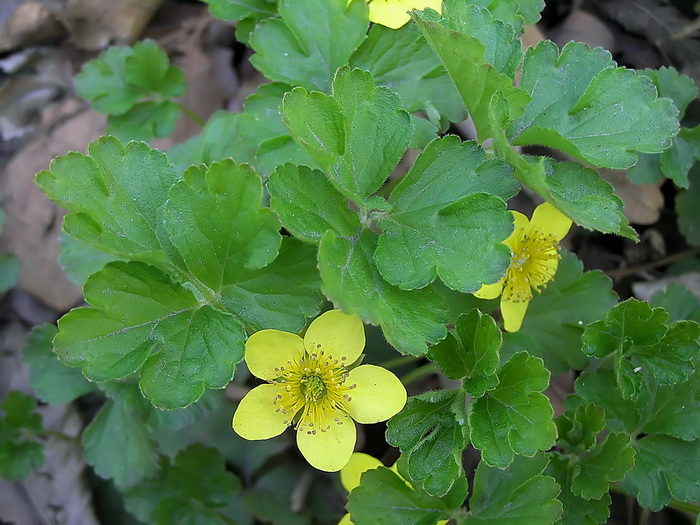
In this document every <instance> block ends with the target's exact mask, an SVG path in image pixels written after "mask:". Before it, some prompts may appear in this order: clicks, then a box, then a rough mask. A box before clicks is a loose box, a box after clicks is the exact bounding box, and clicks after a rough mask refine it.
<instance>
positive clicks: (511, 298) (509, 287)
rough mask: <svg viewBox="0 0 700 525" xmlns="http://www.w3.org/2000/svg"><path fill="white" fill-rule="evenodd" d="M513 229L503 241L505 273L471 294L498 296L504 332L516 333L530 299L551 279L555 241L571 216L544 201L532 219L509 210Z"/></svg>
mask: <svg viewBox="0 0 700 525" xmlns="http://www.w3.org/2000/svg"><path fill="white" fill-rule="evenodd" d="M511 213H512V214H513V218H514V222H515V230H514V231H513V233H512V235H511V236H510V237H508V238H507V239H506V240H505V241H504V242H505V244H507V245H508V247H509V248H510V250H511V252H512V256H511V259H510V266H508V270H507V271H506V274H505V276H504V277H503V278H502V279H501V280H500V281H499V282H497V283H496V284H488V285H484V286H482V287H481V288H480V289H479V291H477V292H476V293H475V294H474V295H475V296H476V297H479V298H481V299H495V298H496V297H498V296H499V295H500V296H501V315H502V316H503V325H504V328H505V329H506V331H508V332H517V331H518V330H520V327H521V325H522V323H523V319H524V317H525V312H526V311H527V307H528V306H529V304H530V301H531V300H532V298H533V291H535V292H539V291H540V290H541V289H542V288H544V287H545V286H547V284H548V283H549V281H551V280H552V279H553V278H554V274H555V273H556V272H557V266H558V265H559V259H561V255H559V242H560V241H561V240H562V239H563V238H564V237H565V236H566V234H567V233H568V232H569V229H570V228H571V219H569V218H568V217H567V216H566V215H564V214H563V213H561V212H560V211H559V210H557V209H556V208H555V207H554V206H552V205H551V204H549V203H548V202H545V203H544V204H540V205H539V206H538V207H537V208H535V211H534V212H533V214H532V220H528V218H527V217H526V216H525V215H523V214H522V213H519V212H517V211H511Z"/></svg>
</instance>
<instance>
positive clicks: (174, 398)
mask: <svg viewBox="0 0 700 525" xmlns="http://www.w3.org/2000/svg"><path fill="white" fill-rule="evenodd" d="M84 292H85V299H86V301H87V302H88V303H90V304H91V305H93V306H90V307H82V308H75V309H73V310H71V311H70V312H69V313H68V314H66V315H65V316H63V317H62V318H61V320H60V321H59V334H58V335H57V336H56V339H55V340H54V346H55V351H56V353H57V354H58V356H59V357H60V358H61V360H63V361H64V362H66V363H67V364H69V365H71V366H81V367H82V368H83V373H84V374H85V375H86V376H87V377H88V378H90V379H92V380H94V381H111V380H114V379H120V378H124V377H126V376H128V375H131V374H132V373H134V372H136V371H137V370H138V369H139V368H141V382H140V385H141V389H142V391H143V393H144V395H145V396H146V397H148V398H149V399H150V400H151V401H152V402H153V404H154V405H156V406H159V407H162V408H169V409H172V408H179V407H184V406H187V405H189V404H191V403H193V402H194V401H196V400H197V399H199V397H200V396H201V395H202V393H203V392H204V389H205V387H206V388H223V387H224V386H226V384H227V383H228V382H229V381H230V380H231V378H232V377H233V371H234V367H235V364H236V363H237V362H238V361H240V360H241V358H242V357H243V341H244V339H245V332H244V330H243V328H242V327H241V325H240V324H239V323H238V322H237V321H236V319H235V318H234V317H232V316H231V315H230V314H227V313H224V312H222V311H220V310H216V309H214V308H212V307H211V306H208V305H202V303H200V302H199V301H198V300H197V299H196V298H195V297H194V295H193V294H192V292H190V291H189V290H188V289H185V288H183V287H182V286H180V285H178V284H175V283H174V282H173V281H172V280H171V279H170V278H169V277H168V276H167V275H165V274H163V273H162V272H160V271H159V270H157V269H155V268H153V267H150V266H146V265H144V264H141V263H135V262H130V263H124V262H114V263H110V264H108V265H107V266H106V267H105V268H104V270H102V271H101V272H98V273H96V274H94V275H92V276H91V277H90V279H88V282H87V283H86V284H85V288H84Z"/></svg>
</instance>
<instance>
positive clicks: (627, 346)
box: [583, 299, 700, 399]
mask: <svg viewBox="0 0 700 525" xmlns="http://www.w3.org/2000/svg"><path fill="white" fill-rule="evenodd" d="M667 321H668V314H667V313H666V312H665V311H664V310H663V309H661V308H653V309H652V308H651V306H649V303H646V302H643V301H638V300H636V299H628V300H627V301H624V302H622V303H620V304H618V305H617V306H615V307H614V308H613V309H612V310H611V311H610V313H608V315H607V316H606V317H605V318H604V319H603V320H601V321H597V322H595V323H593V324H591V325H589V326H588V327H587V328H586V331H585V332H584V334H583V351H584V352H585V353H586V354H588V355H591V356H595V357H601V358H602V357H606V356H608V355H610V354H613V359H614V370H615V376H616V378H617V383H618V385H619V387H620V389H621V391H622V395H623V396H624V397H625V398H627V399H629V398H636V397H637V395H638V393H639V391H640V389H641V388H642V384H643V382H644V378H645V377H653V379H654V380H655V381H658V382H659V383H660V384H664V385H672V384H676V383H680V382H683V381H684V380H686V379H687V378H688V377H689V376H690V374H692V372H693V370H694V366H693V363H692V359H693V358H694V356H695V355H696V354H697V353H698V350H700V345H699V344H698V337H700V325H698V324H697V323H695V322H693V321H675V322H673V323H671V324H669V325H667V324H666V323H667Z"/></svg>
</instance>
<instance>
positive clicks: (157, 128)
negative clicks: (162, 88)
mask: <svg viewBox="0 0 700 525" xmlns="http://www.w3.org/2000/svg"><path fill="white" fill-rule="evenodd" d="M180 113H181V111H180V108H179V107H178V106H177V104H175V103H174V102H170V101H169V100H164V101H161V102H139V103H138V104H135V105H134V107H132V108H131V109H130V110H129V111H127V112H126V113H122V114H120V115H110V116H109V117H108V118H107V133H109V134H110V135H114V136H115V137H117V138H118V139H119V140H121V141H122V142H127V141H129V140H143V141H144V142H146V141H148V140H150V139H151V138H153V137H159V138H163V137H167V136H168V135H170V134H171V133H172V132H173V131H175V125H176V124H177V120H178V119H179V118H180Z"/></svg>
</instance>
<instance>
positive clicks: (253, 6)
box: [203, 0, 277, 22]
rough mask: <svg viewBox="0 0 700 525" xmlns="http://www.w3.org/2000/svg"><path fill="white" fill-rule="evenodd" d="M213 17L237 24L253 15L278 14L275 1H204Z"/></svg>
mask: <svg viewBox="0 0 700 525" xmlns="http://www.w3.org/2000/svg"><path fill="white" fill-rule="evenodd" d="M203 2H204V3H205V4H208V5H209V13H210V14H211V16H213V17H216V18H218V19H220V20H226V21H230V22H237V21H238V20H241V19H243V18H246V17H249V16H251V15H266V16H273V15H275V14H276V13H277V5H276V2H275V1H274V0H203Z"/></svg>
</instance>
